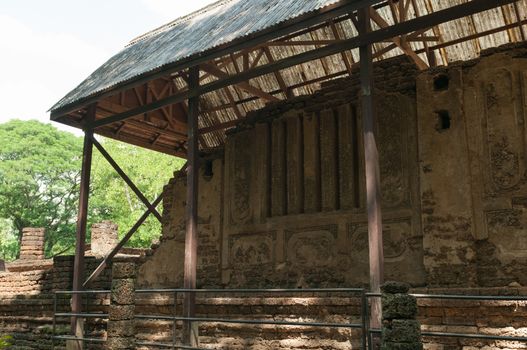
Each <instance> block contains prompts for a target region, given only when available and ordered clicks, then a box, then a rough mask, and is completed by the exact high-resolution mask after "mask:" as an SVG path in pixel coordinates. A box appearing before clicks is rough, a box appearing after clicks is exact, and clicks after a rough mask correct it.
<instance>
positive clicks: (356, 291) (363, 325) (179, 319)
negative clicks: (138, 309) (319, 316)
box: [135, 288, 368, 350]
mask: <svg viewBox="0 0 527 350" xmlns="http://www.w3.org/2000/svg"><path fill="white" fill-rule="evenodd" d="M136 293H138V294H171V295H172V296H173V299H174V304H173V308H174V316H166V315H136V316H135V318H136V319H139V320H165V321H172V342H171V343H160V342H136V345H138V346H149V347H157V348H171V349H185V350H210V348H209V349H203V348H199V347H193V346H189V345H184V344H178V341H177V325H178V323H183V322H197V323H202V322H214V323H223V324H247V325H255V326H265V325H275V326H285V327H314V328H335V329H342V328H344V329H360V330H361V339H360V341H361V348H362V349H366V342H367V334H368V331H367V329H368V307H367V302H368V300H367V297H366V291H365V290H364V289H361V288H326V289H141V290H137V291H136ZM190 293H195V294H202V295H203V294H214V295H215V296H217V295H218V294H219V295H244V294H245V295H250V294H265V295H273V296H274V297H276V296H278V295H282V297H283V295H298V294H305V293H313V294H322V293H326V294H335V293H339V294H346V295H349V296H352V297H356V298H358V299H359V298H360V304H361V315H360V319H361V322H360V323H339V322H298V321H275V320H256V319H235V318H223V317H221V318H219V317H183V316H176V314H177V302H178V296H179V295H183V296H184V295H188V294H190Z"/></svg>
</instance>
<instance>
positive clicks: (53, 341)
mask: <svg viewBox="0 0 527 350" xmlns="http://www.w3.org/2000/svg"><path fill="white" fill-rule="evenodd" d="M110 293H111V291H110V290H83V291H56V292H54V293H53V328H52V335H51V349H53V350H54V349H55V345H56V341H57V340H59V341H68V340H76V341H81V342H82V343H83V344H84V343H105V342H106V339H101V338H86V337H84V336H82V337H79V336H76V335H72V334H69V335H57V317H79V318H104V319H108V314H106V313H101V312H98V313H89V312H85V313H73V312H58V296H59V295H74V294H81V295H85V296H86V311H88V310H89V296H90V295H97V294H110Z"/></svg>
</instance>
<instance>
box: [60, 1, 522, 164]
mask: <svg viewBox="0 0 527 350" xmlns="http://www.w3.org/2000/svg"><path fill="white" fill-rule="evenodd" d="M360 1H362V3H365V2H368V1H367V0H356V2H360ZM478 1H479V2H482V1H490V0H473V1H472V2H478ZM493 1H494V2H497V3H498V4H499V1H495V0H493ZM370 2H371V3H376V4H375V6H374V10H372V13H371V17H372V30H373V31H376V30H378V29H381V28H387V27H392V26H396V25H398V24H403V23H405V22H407V21H411V20H413V19H415V18H418V17H422V16H427V15H429V14H432V13H436V12H441V10H443V9H447V8H452V7H454V6H456V5H461V4H464V3H469V2H470V1H468V0H448V1H434V0H398V1H396V0H393V1H387V2H380V1H374V0H372V1H370ZM504 3H505V2H504ZM350 4H353V1H337V0H301V1H300V0H230V1H220V2H217V3H215V4H212V5H210V6H209V7H207V8H205V9H203V10H201V11H198V12H196V13H194V14H192V15H189V16H187V17H184V18H181V19H179V20H176V21H174V22H172V23H169V24H167V25H165V26H163V27H161V28H158V29H156V30H154V31H152V32H150V33H147V34H145V35H143V36H142V37H139V38H137V39H135V40H134V41H132V42H131V43H130V45H129V46H128V47H126V48H125V49H124V50H122V51H121V52H120V53H118V54H117V55H115V56H114V57H112V58H111V59H110V60H109V61H108V62H106V63H105V64H104V65H103V66H101V67H100V68H99V69H98V70H96V71H95V72H94V73H93V74H92V75H91V76H90V77H89V78H88V79H86V80H85V81H84V82H82V83H81V84H80V85H79V86H78V87H77V88H75V89H74V90H73V91H71V92H70V93H69V94H68V95H66V97H64V98H63V99H62V100H60V101H59V102H58V103H57V104H56V105H55V106H53V108H52V119H54V120H56V121H59V122H62V123H65V124H69V125H73V126H77V127H81V125H83V120H82V119H83V118H84V116H85V114H86V110H87V106H88V104H91V103H93V102H97V114H96V118H97V120H103V119H104V118H107V117H111V116H115V115H119V114H123V113H126V112H130V111H134V110H139V109H140V108H141V107H144V106H149V105H151V104H152V103H154V104H155V103H156V102H159V101H162V100H164V99H167V98H169V97H171V96H174V95H177V94H183V93H185V92H188V84H187V68H188V67H190V66H191V65H195V62H199V64H200V68H201V75H200V85H207V84H212V83H214V82H219V81H221V80H222V79H223V80H225V79H228V78H230V77H233V76H236V75H240V74H244V73H247V72H251V71H252V70H254V69H258V68H260V67H265V66H268V65H273V64H275V63H276V62H282V61H284V62H285V61H286V60H288V59H290V58H292V57H296V56H297V55H299V54H303V53H306V52H310V51H315V50H317V49H321V48H324V47H326V46H327V47H329V46H331V45H338V44H340V43H344V42H345V41H349V40H351V39H353V38H356V37H358V32H357V29H356V24H357V19H356V17H355V14H354V13H353V12H351V13H349V12H344V11H341V12H338V11H336V10H337V9H339V8H342V7H344V6H350ZM332 11H333V12H334V14H335V15H334V16H333V17H330V16H328V15H327V14H329V13H333V12H332ZM324 14H326V17H324ZM313 18H320V21H318V22H317V21H314V20H311V19H313ZM299 19H310V20H311V21H310V22H309V25H308V26H307V27H302V28H294V30H292V32H291V33H288V34H284V35H279V36H276V37H273V36H272V35H271V34H267V37H265V38H264V37H263V36H262V40H260V41H258V42H257V41H256V39H255V38H257V37H258V35H259V34H261V33H272V32H273V31H274V32H276V33H278V34H280V31H279V30H282V29H283V28H284V27H285V26H286V25H288V24H291V26H293V24H298V22H299ZM306 23H308V22H306ZM525 25H527V0H521V1H516V2H512V3H509V4H506V5H503V6H498V7H496V8H493V9H491V10H488V11H485V12H479V13H475V14H472V15H469V16H465V17H462V18H459V19H456V20H453V21H450V22H446V23H441V24H438V25H435V26H432V27H429V28H426V29H424V30H419V31H417V32H415V31H414V32H411V33H408V34H407V35H404V36H397V37H394V38H390V39H386V40H384V41H382V42H378V43H375V44H374V45H373V55H374V60H383V59H386V58H390V57H394V56H397V55H402V54H406V55H408V56H409V57H410V58H411V59H412V60H413V61H414V62H415V63H416V65H417V66H418V67H419V68H421V69H426V68H428V67H430V66H437V65H448V64H450V63H452V62H454V61H459V60H468V59H472V58H476V57H477V56H478V55H479V53H480V51H481V50H484V49H487V48H491V47H496V46H500V45H503V44H507V43H513V42H519V41H524V40H525V36H526V35H527V27H525ZM264 39H265V40H264ZM244 40H245V41H246V42H247V43H250V42H251V43H252V44H251V45H248V44H247V45H244V44H243V41H244ZM251 40H252V41H251ZM220 49H221V50H220ZM215 52H216V53H217V54H216V55H215ZM358 61H359V53H358V49H356V48H352V49H346V50H342V51H339V52H338V53H336V54H331V55H329V56H326V57H322V58H317V59H314V60H310V61H306V62H304V63H301V64H297V65H293V66H287V67H285V66H284V67H285V68H282V67H279V69H276V70H273V71H271V72H266V73H265V74H263V75H259V76H256V75H255V77H252V79H247V80H244V81H241V82H236V84H233V85H230V86H222V87H221V88H219V89H216V90H214V91H210V92H208V93H206V94H204V95H202V96H201V98H200V117H199V127H200V147H201V148H202V149H210V148H216V147H219V146H221V145H222V144H223V142H224V140H225V130H226V129H228V128H230V127H233V126H234V125H235V124H236V122H237V121H238V120H241V119H243V118H245V116H246V115H247V113H248V112H250V111H252V110H256V109H259V108H262V107H264V106H265V104H266V103H269V102H277V101H280V100H284V99H287V98H291V97H294V96H299V95H306V94H311V93H313V92H314V91H316V90H317V89H319V87H320V83H322V82H323V81H325V80H329V79H335V78H338V77H343V76H346V75H348V74H353V71H354V67H355V66H356V64H357V62H358ZM144 110H145V111H148V112H145V113H140V114H137V115H133V116H131V117H130V118H127V119H122V120H119V121H116V122H114V123H108V124H106V125H101V126H100V127H99V128H97V129H96V130H95V132H96V133H98V134H101V135H105V136H108V137H112V138H115V139H119V140H122V141H125V142H128V143H132V144H136V145H139V146H142V147H146V148H150V149H154V150H157V151H161V152H165V153H169V154H174V155H179V156H184V155H185V149H186V133H187V128H186V123H187V117H186V115H187V105H186V101H184V100H182V101H179V102H176V103H171V104H162V108H156V109H152V108H150V109H148V108H145V109H144Z"/></svg>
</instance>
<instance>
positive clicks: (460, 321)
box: [413, 287, 527, 350]
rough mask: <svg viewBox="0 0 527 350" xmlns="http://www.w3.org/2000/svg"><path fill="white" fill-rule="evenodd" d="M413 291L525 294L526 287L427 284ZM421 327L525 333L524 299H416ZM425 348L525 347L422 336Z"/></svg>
mask: <svg viewBox="0 0 527 350" xmlns="http://www.w3.org/2000/svg"><path fill="white" fill-rule="evenodd" d="M413 292H416V293H429V294H461V295H509V296H520V295H521V296H526V295H527V288H524V287H523V288H519V287H509V288H431V289H418V290H414V291H413ZM418 306H419V313H418V319H419V321H420V322H421V324H422V330H423V331H429V332H447V333H469V334H478V333H479V334H489V335H500V336H519V337H525V336H527V302H525V301H468V300H439V299H418ZM423 341H424V343H425V349H430V350H436V349H445V350H450V349H452V350H455V349H525V343H522V342H509V341H495V340H481V339H459V338H448V337H424V339H423Z"/></svg>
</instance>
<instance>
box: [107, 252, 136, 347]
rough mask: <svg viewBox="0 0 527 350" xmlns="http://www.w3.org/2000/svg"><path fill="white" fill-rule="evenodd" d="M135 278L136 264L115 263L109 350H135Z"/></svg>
mask: <svg viewBox="0 0 527 350" xmlns="http://www.w3.org/2000/svg"><path fill="white" fill-rule="evenodd" d="M135 277H136V266H135V263H133V262H122V261H114V263H113V265H112V291H111V294H110V312H109V317H108V341H107V349H112V350H115V349H135V321H134V317H135Z"/></svg>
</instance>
